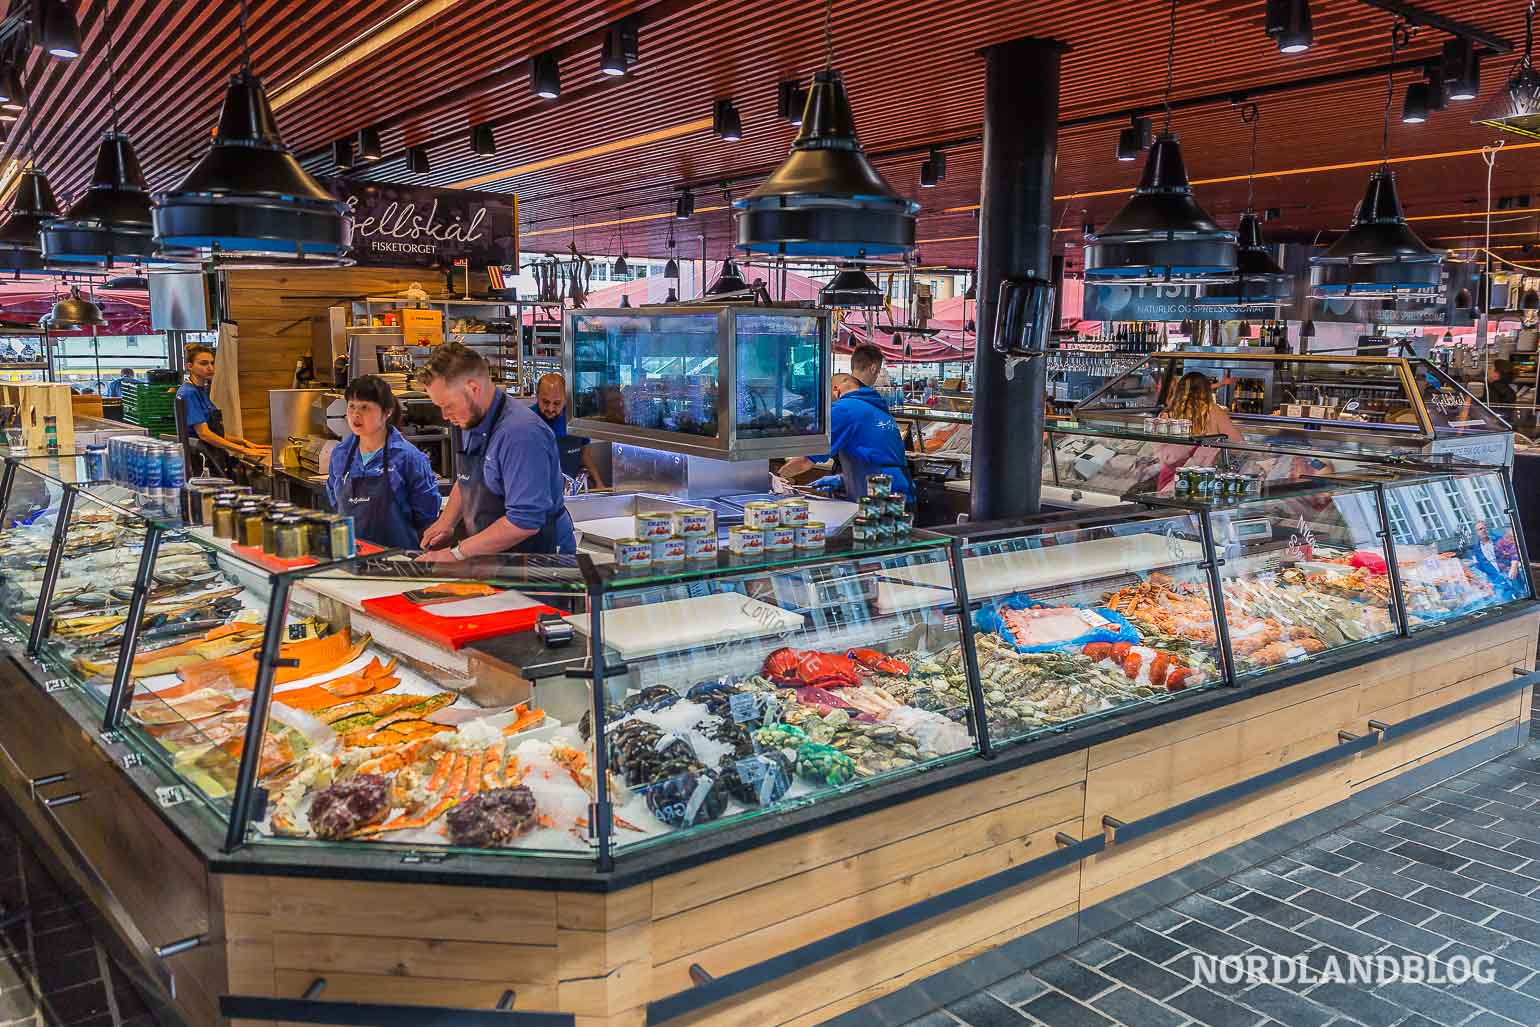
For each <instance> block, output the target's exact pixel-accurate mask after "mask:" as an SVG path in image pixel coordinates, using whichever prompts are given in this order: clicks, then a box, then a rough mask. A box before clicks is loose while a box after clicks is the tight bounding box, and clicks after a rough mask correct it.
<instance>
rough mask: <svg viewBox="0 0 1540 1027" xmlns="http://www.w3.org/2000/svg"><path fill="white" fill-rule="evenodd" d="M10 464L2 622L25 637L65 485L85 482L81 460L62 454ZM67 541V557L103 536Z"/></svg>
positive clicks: (0, 578)
mask: <svg viewBox="0 0 1540 1027" xmlns="http://www.w3.org/2000/svg"><path fill="white" fill-rule="evenodd" d="M8 463H9V464H12V465H14V468H15V470H14V472H13V474H12V479H11V489H10V494H9V495H8V496H6V497H5V509H4V510H3V511H0V620H3V621H4V622H5V623H6V625H7V626H8V627H10V628H11V629H12V630H14V631H17V632H18V633H20V634H22V635H26V634H27V633H28V632H29V631H30V630H31V626H32V616H33V614H34V613H35V612H36V610H37V602H38V597H39V596H41V595H42V587H43V573H44V571H45V570H46V569H47V566H48V554H49V550H50V548H51V547H52V545H53V535H54V527H55V526H56V525H57V524H58V520H59V512H60V510H61V508H62V506H63V503H64V492H65V486H66V485H75V484H78V483H79V482H81V481H83V480H84V473H83V468H84V461H83V460H82V459H81V458H80V457H78V456H72V455H68V454H66V455H62V456H34V457H22V458H19V459H15V460H12V461H8ZM65 544H66V549H65V555H66V556H69V555H71V554H75V555H78V554H80V553H82V552H85V551H88V550H91V549H94V548H96V547H97V546H99V545H100V544H101V534H100V533H98V532H95V531H88V532H82V533H79V534H77V535H74V536H72V537H71V538H68V539H66V543H65Z"/></svg>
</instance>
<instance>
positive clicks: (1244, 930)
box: [1230, 917, 1316, 956]
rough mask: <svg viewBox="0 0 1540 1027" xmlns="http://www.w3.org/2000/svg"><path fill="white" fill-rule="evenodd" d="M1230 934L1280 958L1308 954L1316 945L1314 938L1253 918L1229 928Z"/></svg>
mask: <svg viewBox="0 0 1540 1027" xmlns="http://www.w3.org/2000/svg"><path fill="white" fill-rule="evenodd" d="M1230 933H1231V934H1233V935H1235V936H1236V937H1237V938H1241V939H1244V940H1245V941H1249V942H1251V943H1252V944H1253V945H1260V946H1261V947H1262V948H1264V949H1266V950H1267V951H1269V952H1276V953H1278V954H1279V955H1281V956H1297V955H1300V954H1301V953H1304V952H1308V951H1309V950H1310V949H1312V948H1314V947H1315V945H1316V940H1315V939H1314V938H1306V937H1303V936H1302V935H1298V934H1295V933H1294V932H1293V931H1286V930H1284V929H1283V928H1282V927H1278V926H1275V925H1273V924H1270V923H1267V922H1266V921H1264V920H1258V919H1256V918H1255V917H1253V918H1250V919H1247V920H1243V921H1241V922H1240V923H1238V924H1236V925H1235V926H1234V927H1232V928H1230Z"/></svg>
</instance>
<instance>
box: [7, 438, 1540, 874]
mask: <svg viewBox="0 0 1540 1027" xmlns="http://www.w3.org/2000/svg"><path fill="white" fill-rule="evenodd" d="M7 468H8V471H7V475H6V478H7V480H8V482H9V487H8V488H7V489H6V490H5V492H4V494H3V495H0V503H3V509H4V510H5V521H4V525H3V529H0V530H3V534H0V560H3V561H4V562H5V568H6V570H7V572H8V573H6V575H5V576H4V583H3V585H0V596H3V598H4V601H5V603H6V604H7V608H6V612H5V618H6V619H5V620H4V621H3V622H0V628H4V631H0V634H4V635H5V636H6V638H7V639H8V640H12V644H20V642H21V640H22V639H23V638H25V637H26V635H27V633H28V631H29V630H30V628H31V627H32V626H33V625H34V624H37V623H38V620H37V615H38V612H39V611H40V610H43V611H46V614H45V617H44V619H43V623H42V627H41V628H40V629H39V630H40V632H41V634H40V635H39V643H40V644H39V646H38V650H37V651H38V653H39V658H40V659H41V660H42V661H43V662H44V664H45V666H46V667H48V668H49V670H48V672H49V673H50V674H55V675H57V677H55V678H53V679H51V680H50V683H49V691H52V690H54V687H55V684H57V686H58V688H60V689H68V690H69V691H70V692H71V693H75V692H79V693H84V694H85V695H88V696H90V698H91V702H90V704H89V709H90V710H91V711H92V712H91V713H90V714H89V715H90V717H91V718H93V719H95V720H96V723H94V724H92V725H90V729H91V730H93V731H96V730H100V731H102V732H104V735H103V736H104V737H105V735H106V734H111V735H112V736H113V737H114V739H115V740H118V741H121V742H122V744H124V745H127V746H130V747H131V748H132V754H133V758H134V759H135V760H138V761H141V763H142V764H148V765H153V766H154V767H156V768H158V771H157V772H158V773H162V774H163V776H164V777H166V778H167V779H169V780H172V781H174V782H176V784H175V786H174V788H175V790H176V792H177V794H179V795H181V796H182V797H183V798H182V800H181V801H185V802H186V803H187V804H188V808H189V809H196V810H201V811H203V812H202V813H201V814H199V815H200V816H202V817H206V818H207V819H208V822H209V831H210V833H217V834H218V835H219V836H220V837H222V838H223V839H224V848H225V850H226V851H227V852H234V851H237V850H253V851H255V852H257V853H258V854H259V855H258V856H257V857H256V858H259V859H260V858H265V857H264V856H262V855H261V854H264V853H265V854H289V855H292V854H294V853H305V854H309V853H316V852H321V851H323V850H324V852H325V853H326V854H327V855H326V857H325V858H327V859H328V860H332V861H337V860H341V861H344V862H346V861H349V860H354V859H369V858H372V857H370V856H368V855H366V854H368V853H383V854H385V855H386V856H390V855H391V854H392V853H394V854H395V856H396V858H406V857H405V856H403V855H401V854H402V853H406V854H407V855H412V854H418V855H416V856H414V857H413V858H418V859H420V858H422V857H421V856H420V854H421V853H422V852H424V851H425V850H432V851H434V852H438V853H443V854H461V853H463V854H484V855H489V856H496V857H499V858H504V857H506V858H514V859H521V860H524V861H526V864H525V865H533V864H534V863H539V862H540V861H541V860H544V861H545V863H544V864H543V865H545V866H548V867H552V868H557V869H553V870H552V871H551V872H552V873H576V872H580V871H581V868H583V867H585V866H587V867H598V868H600V869H601V870H602V869H608V868H610V867H611V866H613V865H615V864H616V863H617V862H623V861H625V860H627V859H631V858H635V859H638V860H645V859H647V858H648V856H647V854H649V853H657V852H665V853H666V852H671V851H685V850H686V849H689V847H690V846H706V847H709V846H710V845H711V844H714V843H713V841H712V839H717V838H735V837H739V836H741V834H742V832H744V831H753V830H756V829H758V828H761V827H764V826H765V825H767V824H772V823H773V824H774V825H776V826H775V827H774V830H777V831H779V830H781V829H782V828H783V825H795V824H797V823H801V822H802V821H804V820H806V821H807V822H809V823H811V822H814V821H815V820H817V819H818V818H820V817H825V816H826V815H827V813H826V811H828V810H830V809H843V808H847V807H848V805H849V804H850V803H852V802H857V803H861V802H868V801H877V802H881V801H889V800H890V799H894V798H896V797H899V796H903V795H906V794H909V793H910V792H911V791H914V790H919V789H923V788H924V787H925V774H926V772H928V771H931V770H934V769H936V768H942V767H948V766H950V765H953V764H959V763H966V762H967V761H971V760H976V759H980V758H984V757H988V756H991V755H993V754H995V753H996V752H1000V751H1006V750H1020V749H1021V748H1022V747H1026V746H1031V745H1034V744H1046V743H1048V742H1049V741H1050V740H1062V739H1064V738H1065V737H1066V736H1072V735H1075V734H1077V733H1079V734H1081V735H1083V736H1084V737H1085V738H1087V739H1093V738H1096V737H1102V735H1098V734H1096V732H1099V731H1102V730H1103V729H1107V730H1115V729H1116V728H1117V725H1118V724H1120V723H1137V722H1138V719H1139V717H1140V715H1141V714H1142V713H1144V712H1146V711H1155V710H1160V711H1164V712H1159V713H1158V714H1157V715H1158V716H1160V717H1162V718H1169V717H1171V716H1181V715H1182V713H1181V712H1180V709H1181V706H1182V704H1184V703H1193V702H1196V703H1200V704H1201V702H1202V696H1203V695H1205V694H1206V693H1208V692H1210V691H1212V690H1213V689H1216V688H1222V687H1234V686H1240V687H1246V686H1250V685H1253V684H1259V683H1262V682H1264V681H1266V680H1267V675H1269V674H1272V673H1274V672H1276V671H1278V670H1280V669H1284V668H1299V667H1308V666H1309V665H1310V663H1311V662H1312V661H1316V660H1328V659H1331V658H1333V657H1341V658H1345V659H1351V658H1352V657H1353V654H1354V653H1355V652H1367V651H1370V649H1371V647H1372V646H1373V645H1374V644H1375V643H1376V642H1380V641H1383V640H1387V639H1392V638H1396V637H1405V636H1407V635H1410V634H1411V633H1414V632H1424V631H1430V630H1433V629H1435V628H1442V627H1448V626H1449V625H1451V624H1459V623H1461V622H1462V621H1463V619H1465V618H1468V617H1486V616H1490V615H1493V614H1494V613H1497V612H1499V611H1504V610H1511V609H1512V608H1513V605H1514V604H1515V603H1517V602H1519V601H1521V600H1526V599H1528V598H1530V597H1531V596H1532V595H1533V585H1532V582H1531V580H1530V576H1529V573H1528V561H1527V553H1526V552H1525V551H1524V549H1523V542H1522V538H1521V536H1520V535H1519V533H1518V532H1517V531H1516V530H1515V528H1516V519H1515V516H1514V514H1513V504H1512V502H1511V489H1510V488H1509V483H1508V480H1507V472H1506V470H1505V469H1502V468H1486V467H1475V468H1464V469H1459V470H1452V471H1447V472H1444V471H1441V472H1438V473H1425V472H1418V473H1415V474H1414V473H1412V472H1407V471H1403V470H1397V469H1394V468H1387V469H1386V470H1385V472H1384V473H1383V474H1380V475H1378V476H1375V477H1374V478H1373V479H1372V480H1371V479H1369V478H1365V479H1363V480H1354V479H1351V478H1337V479H1325V478H1315V479H1308V480H1299V481H1292V482H1276V483H1266V484H1264V485H1263V486H1262V488H1261V491H1260V493H1257V494H1253V495H1248V496H1243V497H1238V498H1234V499H1224V500H1213V501H1198V500H1189V499H1172V498H1168V497H1162V496H1146V497H1144V499H1143V501H1142V502H1139V503H1130V504H1127V505H1124V506H1121V507H1118V508H1117V509H1112V510H1106V511H1102V512H1099V513H1094V514H1085V515H1082V516H1079V517H1077V518H1073V519H1069V518H1065V517H1064V516H1062V515H1042V516H1039V517H1036V518H1031V519H1028V520H1025V521H1021V522H1015V523H1008V524H994V525H990V524H973V525H963V526H959V527H956V528H953V529H948V531H947V532H946V533H945V534H922V533H917V534H916V535H915V536H914V537H913V538H910V539H905V540H895V541H889V542H886V543H880V544H877V545H859V546H858V545H857V544H855V543H853V542H851V541H849V540H845V539H832V540H830V541H829V542H828V543H827V547H826V548H825V549H822V550H813V551H805V550H804V551H798V550H793V551H791V552H788V553H781V554H767V555H765V556H761V557H752V558H746V557H738V556H734V555H732V554H730V553H726V552H722V553H720V554H718V556H717V557H715V558H714V559H712V560H710V561H708V562H706V563H704V564H701V565H685V566H684V567H682V568H680V569H673V570H668V571H658V572H641V573H637V572H629V573H628V572H625V571H623V570H620V569H618V568H616V567H614V566H612V565H605V566H599V565H595V564H594V563H592V562H591V561H589V560H587V559H586V558H583V557H576V558H573V557H504V558H494V559H482V560H472V561H467V562H464V563H460V564H454V565H445V564H419V563H416V562H413V561H411V560H408V559H404V558H381V557H363V558H357V559H351V560H346V561H337V562H332V563H326V564H317V565H312V566H305V567H300V568H285V567H282V566H277V565H269V563H268V562H267V561H265V560H264V559H263V558H261V557H259V556H256V555H253V554H251V553H249V552H246V551H244V550H240V549H238V548H236V547H234V546H233V545H232V544H230V543H229V542H226V541H222V540H218V539H215V538H213V537H212V535H211V534H210V533H209V532H208V530H207V529H205V528H202V527H197V526H190V525H187V524H183V523H182V522H181V521H180V520H179V519H178V518H177V517H176V516H175V515H174V514H173V513H171V512H169V511H167V510H166V509H165V508H164V504H161V505H158V506H157V505H146V504H143V503H141V502H139V499H140V497H137V496H134V495H132V494H130V493H125V492H124V491H123V490H121V489H120V488H119V487H118V486H114V485H111V484H108V483H95V482H82V481H79V480H78V478H79V475H78V470H79V466H78V461H74V460H72V459H70V458H65V459H62V460H54V461H44V460H35V459H32V460H29V459H13V460H10V461H8V462H7ZM61 518H63V519H64V523H65V528H64V530H63V531H61V532H55V531H54V530H53V527H52V525H53V524H57V523H58V522H59V520H60V519H61ZM55 537H57V538H58V539H59V540H60V542H59V545H58V546H54V544H53V539H54V538H55ZM13 571H14V573H12V572H13ZM1403 611H1404V612H1403ZM1338 665H1340V663H1339V664H1338ZM77 705H81V704H77ZM1196 708H1203V707H1202V706H1201V705H1199V706H1198V707H1196ZM115 744H116V742H115ZM1087 744H1089V742H1088V743H1087ZM135 765H140V764H135ZM862 796H873V797H874V798H873V799H871V800H866V799H863V798H862ZM787 829H791V827H789V826H788V827H787ZM676 846H684V847H685V848H683V849H671V848H670V847H676ZM307 847H308V848H307ZM316 847H320V848H316ZM689 851H695V850H693V849H689ZM498 865H499V866H501V865H503V864H498ZM574 867H576V868H578V869H577V870H573V869H572V868H574ZM561 868H567V869H565V870H562V869H561ZM542 872H543V871H542Z"/></svg>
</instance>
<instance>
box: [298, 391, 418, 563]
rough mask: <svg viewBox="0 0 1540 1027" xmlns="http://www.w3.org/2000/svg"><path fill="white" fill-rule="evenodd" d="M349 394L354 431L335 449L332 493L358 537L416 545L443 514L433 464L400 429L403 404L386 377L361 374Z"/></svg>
mask: <svg viewBox="0 0 1540 1027" xmlns="http://www.w3.org/2000/svg"><path fill="white" fill-rule="evenodd" d="M344 396H345V397H346V399H347V404H348V409H347V419H348V427H349V428H351V429H352V431H353V434H352V435H350V436H349V437H348V438H346V439H344V440H343V441H342V442H340V443H338V444H337V447H336V448H335V449H334V450H332V456H331V463H330V465H329V467H328V473H327V476H326V494H327V496H328V498H330V499H331V501H332V505H333V506H334V507H336V510H337V512H338V513H340V514H343V515H344V516H348V517H352V518H353V531H354V534H355V535H356V536H357V537H358V538H360V539H363V540H364V541H367V542H373V543H374V544H375V545H377V546H384V547H385V548H387V549H416V548H417V543H418V540H419V539H420V538H421V537H422V533H423V529H425V528H426V527H427V526H428V525H430V524H432V523H433V521H434V519H435V518H437V517H438V513H439V491H438V479H437V477H435V475H434V474H433V467H432V465H431V464H429V463H428V458H427V456H426V455H425V454H424V453H423V452H422V450H420V449H418V448H417V447H416V446H413V445H412V444H411V443H410V442H407V441H406V439H405V438H403V437H402V435H401V433H400V432H399V431H397V430H396V429H395V427H394V422H395V421H396V420H397V419H398V418H399V416H400V411H401V405H400V403H399V402H398V401H397V400H396V396H395V393H393V392H392V391H391V389H390V386H389V385H388V384H386V382H385V380H384V379H382V378H380V377H379V376H377V375H372V374H366V375H364V376H362V377H360V378H355V379H353V380H352V381H351V382H349V383H348V387H347V391H346V392H345V393H344Z"/></svg>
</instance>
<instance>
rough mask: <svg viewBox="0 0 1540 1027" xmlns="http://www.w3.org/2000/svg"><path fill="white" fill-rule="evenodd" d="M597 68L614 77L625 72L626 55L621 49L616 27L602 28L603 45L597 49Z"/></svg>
mask: <svg viewBox="0 0 1540 1027" xmlns="http://www.w3.org/2000/svg"><path fill="white" fill-rule="evenodd" d="M599 70H600V71H602V72H603V73H604V74H606V75H612V76H614V77H616V78H619V77H620V76H621V75H624V74H625V73H626V55H625V51H624V50H622V49H621V45H620V32H619V30H618V29H616V28H613V27H611V28H607V29H605V30H604V45H603V46H602V47H601V48H600V51H599Z"/></svg>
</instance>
